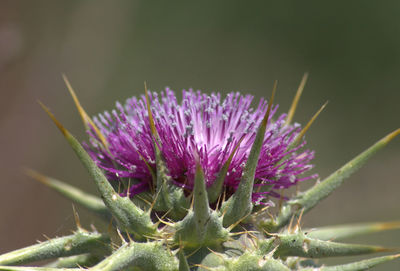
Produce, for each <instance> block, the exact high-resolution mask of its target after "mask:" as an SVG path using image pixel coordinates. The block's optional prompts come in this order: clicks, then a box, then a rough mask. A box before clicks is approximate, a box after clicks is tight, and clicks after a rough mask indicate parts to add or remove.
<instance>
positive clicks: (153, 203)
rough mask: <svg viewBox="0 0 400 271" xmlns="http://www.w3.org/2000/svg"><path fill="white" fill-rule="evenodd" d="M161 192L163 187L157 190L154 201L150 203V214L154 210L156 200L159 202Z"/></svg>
mask: <svg viewBox="0 0 400 271" xmlns="http://www.w3.org/2000/svg"><path fill="white" fill-rule="evenodd" d="M160 192H161V189H160V190H158V191H157V193H156V196H155V197H154V200H153V202H152V203H151V205H150V208H149V210H148V213H149V214H150V213H151V211H152V210H153V208H154V205H156V202H157V199H158V196H159V195H160ZM169 211H170V210H169ZM169 211H168V212H169Z"/></svg>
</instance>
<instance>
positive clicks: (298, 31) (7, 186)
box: [0, 0, 400, 270]
mask: <svg viewBox="0 0 400 271" xmlns="http://www.w3.org/2000/svg"><path fill="white" fill-rule="evenodd" d="M399 14H400V2H399V1H379V2H377V1H372V0H371V1H329V2H328V1H254V2H253V1H197V2H195V1H4V0H3V1H1V2H0V144H1V158H0V159H1V162H0V167H1V168H0V169H1V175H2V181H1V184H2V186H1V189H0V217H1V218H0V219H1V222H0V252H5V251H8V250H11V249H16V248H19V247H22V246H25V245H29V244H32V243H34V242H36V240H44V239H45V238H44V237H43V236H42V234H46V235H47V236H49V237H54V236H60V235H63V234H67V233H69V232H70V230H71V229H72V228H73V224H74V221H73V216H72V207H71V203H70V202H68V201H67V200H65V199H63V198H61V197H60V196H58V195H57V194H55V193H53V192H52V191H50V190H49V189H47V188H46V187H43V186H42V185H40V184H38V183H35V182H34V181H32V180H30V179H29V178H28V177H26V176H24V174H23V173H22V170H21V168H22V167H23V166H27V167H31V168H34V169H37V170H39V171H41V172H43V173H45V174H48V175H50V176H54V177H57V178H59V179H61V180H65V181H67V182H69V183H71V184H74V185H77V186H80V187H82V188H85V189H87V190H89V191H93V193H95V192H96V191H95V189H94V187H93V186H92V183H91V180H90V178H89V177H88V175H87V174H86V172H85V170H84V169H83V167H82V166H81V165H80V164H79V162H78V160H77V158H75V156H74V154H73V153H72V151H71V150H70V149H69V147H68V146H67V144H66V142H64V139H63V138H62V136H61V134H60V133H59V132H58V131H57V130H56V128H55V127H54V125H53V124H52V123H51V122H50V120H49V118H48V117H47V116H46V115H45V114H44V113H43V112H42V110H41V109H40V107H39V106H38V104H37V102H36V101H37V100H38V99H39V100H41V101H42V102H44V103H45V104H46V105H48V106H49V107H50V108H51V109H52V111H53V112H54V113H55V114H56V116H57V117H58V118H59V119H60V120H61V121H62V123H63V124H64V125H65V126H66V127H67V128H68V129H69V130H70V131H71V132H72V133H73V134H75V135H76V136H77V137H78V138H79V139H81V140H85V139H86V137H85V133H84V131H83V127H82V125H81V122H80V118H79V115H78V114H77V112H76V110H75V108H74V105H73V102H72V100H71V98H70V97H69V95H68V93H67V90H66V88H65V86H64V83H63V81H62V78H61V73H65V74H66V75H67V76H68V78H69V79H70V81H71V83H72V85H73V86H74V88H75V90H76V91H77V93H78V96H79V97H80V100H81V103H82V104H83V105H84V107H85V108H86V110H87V111H88V112H89V113H90V114H91V115H94V114H96V113H98V112H102V111H104V110H109V109H112V108H113V106H114V103H115V101H116V100H119V101H124V100H125V99H126V98H128V97H130V96H133V95H138V94H140V93H143V82H144V81H147V83H148V85H149V86H150V88H151V89H152V90H161V89H162V88H163V87H165V86H170V87H172V88H173V89H175V90H178V91H180V90H181V89H182V88H189V87H193V88H196V89H202V90H204V91H208V92H211V91H221V92H224V93H226V92H228V91H232V90H235V91H242V92H246V93H247V92H249V93H253V94H254V95H256V97H257V98H259V97H261V96H269V95H270V92H271V88H272V84H273V81H274V80H275V79H277V80H279V87H278V93H277V97H276V101H277V102H278V103H279V104H280V106H281V107H280V112H285V111H286V110H287V109H288V107H289V105H290V102H291V99H292V97H293V95H294V93H295V90H296V88H297V86H298V83H299V82H300V79H301V77H302V75H303V73H304V72H309V73H310V77H309V81H308V83H307V85H306V89H305V93H304V95H303V97H302V100H301V101H300V105H299V108H298V111H297V115H296V116H295V120H296V121H298V122H301V123H305V122H306V121H308V119H309V118H310V117H311V115H312V114H313V113H314V112H316V110H317V109H318V108H319V107H320V106H321V105H322V104H323V103H324V102H325V101H326V100H329V105H328V107H327V109H326V110H325V112H323V113H322V114H321V116H320V117H319V119H318V120H317V122H316V123H315V125H314V126H313V127H312V128H311V130H310V132H309V133H308V135H307V139H308V142H309V147H310V148H312V149H315V150H316V159H315V164H316V168H315V171H316V172H318V173H319V174H320V176H321V177H322V178H323V177H325V176H327V175H328V174H329V173H330V172H332V171H333V170H335V169H336V168H338V167H339V166H341V165H342V164H343V163H345V162H346V161H348V160H349V159H351V158H352V157H353V156H355V155H356V154H358V153H359V152H361V151H362V150H364V149H365V148H367V147H368V146H370V145H371V144H373V143H374V142H375V141H377V140H378V139H379V138H381V137H383V136H384V135H386V134H387V133H389V132H391V131H392V130H394V129H396V128H398V127H399V126H400V125H399V124H400V121H399V119H400V106H399V101H400V92H399V89H400V76H399V75H400V74H399V72H400V16H399ZM399 153H400V140H399V139H397V140H395V142H393V143H391V144H390V145H389V147H387V148H386V149H385V150H383V151H382V152H380V153H379V154H378V155H377V156H376V157H375V158H373V159H372V160H371V161H370V162H369V163H368V165H367V166H366V167H364V168H363V169H362V170H361V171H360V172H359V173H357V174H356V175H354V176H353V177H352V178H351V179H350V180H349V181H348V182H347V183H346V184H345V185H343V186H342V187H341V188H339V189H338V191H337V192H336V193H335V194H334V195H332V196H330V197H329V198H328V199H326V200H325V201H324V202H323V203H321V204H320V206H319V207H318V208H316V209H315V210H313V211H312V212H310V213H309V215H307V216H306V217H305V218H304V220H303V223H304V226H318V225H327V224H332V223H335V224H339V223H348V222H364V221H389V220H399V219H400V196H399V191H400V178H399V174H400V169H399V165H400V154H399ZM78 211H79V213H80V215H81V220H82V223H83V225H84V226H86V227H87V228H89V226H90V224H91V223H92V222H96V223H97V221H96V219H95V218H93V217H92V216H90V215H89V214H88V213H87V212H85V210H83V209H82V208H79V207H78ZM350 241H353V242H365V243H376V244H382V245H386V246H395V247H400V232H399V231H393V232H390V233H384V234H377V235H373V236H371V237H369V238H367V239H366V238H358V239H353V240H350ZM341 260H342V261H350V260H351V258H348V259H341ZM327 262H328V263H332V261H331V260H330V261H327ZM399 269H400V261H397V262H393V263H390V264H386V265H384V266H382V267H380V268H376V269H375V270H399Z"/></svg>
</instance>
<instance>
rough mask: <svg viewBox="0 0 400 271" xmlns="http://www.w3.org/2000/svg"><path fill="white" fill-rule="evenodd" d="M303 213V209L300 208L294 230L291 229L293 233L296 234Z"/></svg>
mask: <svg viewBox="0 0 400 271" xmlns="http://www.w3.org/2000/svg"><path fill="white" fill-rule="evenodd" d="M303 213H304V208H302V209H301V211H300V215H299V217H298V218H297V223H296V226H295V228H294V229H293V230H294V231H293V232H296V231H297V230H299V229H300V222H301V219H302V217H303Z"/></svg>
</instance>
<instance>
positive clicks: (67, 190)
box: [26, 169, 112, 222]
mask: <svg viewBox="0 0 400 271" xmlns="http://www.w3.org/2000/svg"><path fill="white" fill-rule="evenodd" d="M26 174H27V175H28V176H30V177H32V178H33V179H35V180H37V181H39V182H41V183H42V184H44V185H46V186H48V187H50V188H52V189H54V190H55V191H57V192H58V193H60V194H61V195H63V196H64V197H66V198H67V199H69V200H71V201H72V202H75V203H78V204H80V205H81V206H83V207H85V208H86V209H88V210H90V211H92V212H93V213H95V214H97V215H99V216H100V217H101V218H103V219H104V220H105V221H107V222H110V220H111V218H112V216H111V214H110V212H109V211H108V209H107V207H106V206H105V205H104V202H103V201H102V200H101V198H99V197H96V196H93V195H91V194H89V193H86V192H84V191H82V190H80V189H78V188H76V187H74V186H72V185H69V184H67V183H64V182H61V181H59V180H56V179H54V178H51V177H48V176H44V175H42V174H40V173H38V172H36V171H34V170H31V169H27V170H26Z"/></svg>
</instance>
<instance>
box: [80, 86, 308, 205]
mask: <svg viewBox="0 0 400 271" xmlns="http://www.w3.org/2000/svg"><path fill="white" fill-rule="evenodd" d="M149 98H150V103H151V112H152V115H153V118H154V124H155V127H156V131H157V134H158V137H159V143H158V147H159V148H160V150H161V153H162V155H163V157H164V159H165V163H166V166H167V168H168V172H169V175H170V177H171V180H172V182H173V183H174V184H175V185H177V186H179V187H182V188H183V189H184V191H186V192H187V193H190V191H191V190H192V189H193V185H194V183H193V182H194V175H195V170H196V161H199V162H200V165H201V166H202V168H203V170H204V174H205V178H206V185H207V187H209V186H211V185H212V184H213V182H214V181H215V179H216V178H217V175H218V173H219V171H220V170H221V168H222V166H223V165H224V163H225V162H226V161H227V159H228V157H229V156H230V155H231V153H232V152H233V151H234V149H235V147H236V146H237V144H238V143H239V141H240V140H241V139H242V141H241V142H240V145H239V147H238V149H237V151H236V152H235V154H234V156H233V159H232V162H231V164H230V166H229V170H228V173H227V176H226V178H225V181H224V187H225V191H226V195H227V196H228V197H229V196H230V195H232V194H233V193H234V191H236V189H237V187H238V185H239V182H240V179H241V176H242V172H243V168H244V166H245V164H246V161H247V157H248V155H249V153H250V149H251V147H252V144H253V142H254V139H255V136H256V133H257V130H258V127H259V126H260V123H261V121H262V119H263V117H264V114H265V113H266V111H267V106H268V104H267V101H265V100H263V99H261V100H260V101H259V103H258V105H257V107H256V108H252V107H251V103H252V100H253V96H251V95H245V96H243V95H240V94H239V93H234V92H232V93H229V94H228V95H226V97H225V98H222V97H221V94H219V93H216V94H215V93H212V94H211V95H209V94H206V93H202V92H201V91H193V90H188V91H185V90H184V91H183V92H182V102H180V103H179V102H178V101H177V97H176V96H175V93H174V92H173V91H172V90H171V89H169V88H166V89H165V90H164V91H162V92H161V93H156V92H151V93H149ZM277 108H278V106H273V107H272V110H271V114H270V117H269V118H270V119H269V121H268V126H267V130H266V133H265V138H264V143H263V146H262V149H261V154H260V159H259V161H258V165H257V168H256V173H255V182H254V183H255V184H254V190H253V201H254V202H256V203H261V204H262V203H263V202H264V199H266V196H267V195H271V196H279V193H278V192H277V190H279V189H284V188H288V187H291V186H292V185H294V184H296V183H298V182H300V181H304V180H307V179H312V178H316V175H308V176H304V175H303V173H305V172H306V171H309V170H310V169H311V168H312V165H311V164H310V161H311V160H312V159H313V157H314V153H313V152H312V151H310V150H302V148H303V147H304V145H305V141H300V142H299V143H298V144H296V145H294V142H295V139H296V137H297V135H298V134H299V133H300V131H301V128H300V125H298V124H294V125H285V122H286V114H282V115H280V116H278V117H276V118H275V115H276V111H277ZM94 122H95V124H96V125H97V127H98V128H99V130H100V132H101V133H102V134H103V136H104V137H105V138H106V141H107V143H108V146H107V148H106V147H104V146H103V145H102V144H101V143H100V142H101V141H100V140H99V138H98V137H97V135H96V133H95V132H94V131H93V130H90V131H89V135H90V145H86V148H87V149H88V151H89V153H90V155H91V157H92V158H93V159H94V160H95V161H96V163H97V165H98V166H99V167H100V168H102V169H103V170H104V171H105V172H106V174H107V177H108V178H109V180H110V181H113V180H114V181H121V182H126V183H129V184H130V187H129V188H128V189H127V190H126V191H123V193H122V195H127V194H129V195H130V196H134V195H136V194H138V193H141V192H144V191H146V190H150V188H151V187H152V186H153V185H154V183H153V182H154V181H155V180H153V179H152V174H151V171H150V170H149V166H150V167H151V168H152V170H153V171H155V170H156V165H155V149H154V144H153V142H154V136H153V135H152V133H151V129H150V121H149V116H148V110H147V104H146V99H145V97H144V95H143V96H142V97H141V98H140V99H138V98H136V97H132V98H130V99H128V100H127V101H126V103H125V105H121V104H120V103H117V104H116V109H114V110H113V111H112V112H111V113H109V112H104V113H103V114H100V115H98V116H97V117H95V118H94Z"/></svg>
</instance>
